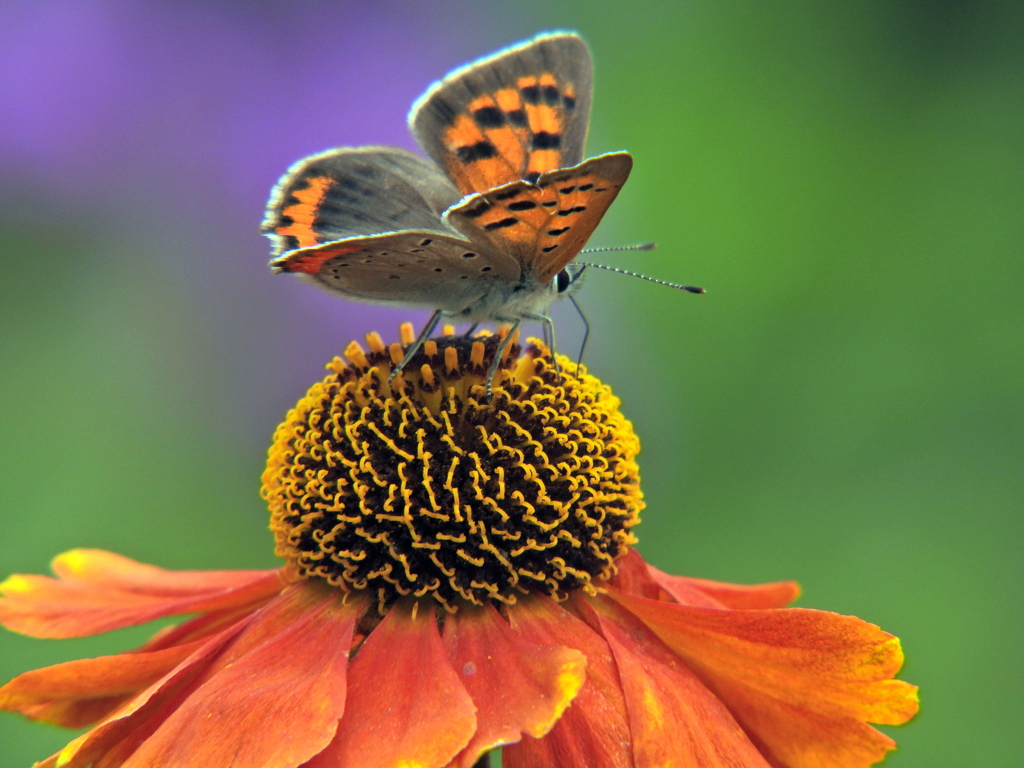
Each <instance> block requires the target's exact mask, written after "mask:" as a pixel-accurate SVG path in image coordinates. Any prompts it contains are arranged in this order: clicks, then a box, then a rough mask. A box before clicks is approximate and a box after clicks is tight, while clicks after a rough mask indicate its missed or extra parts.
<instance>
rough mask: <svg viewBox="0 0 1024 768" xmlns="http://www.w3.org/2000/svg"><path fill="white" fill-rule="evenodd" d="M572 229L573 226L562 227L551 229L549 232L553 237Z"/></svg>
mask: <svg viewBox="0 0 1024 768" xmlns="http://www.w3.org/2000/svg"><path fill="white" fill-rule="evenodd" d="M570 229H572V227H562V228H561V229H549V230H548V234H549V235H551V237H558V236H559V235H564V234H565V233H566V232H568V231H569V230H570Z"/></svg>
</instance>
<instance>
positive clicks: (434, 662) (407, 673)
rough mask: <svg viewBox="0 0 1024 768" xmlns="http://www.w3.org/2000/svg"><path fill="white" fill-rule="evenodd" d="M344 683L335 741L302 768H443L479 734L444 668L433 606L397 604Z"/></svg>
mask: <svg viewBox="0 0 1024 768" xmlns="http://www.w3.org/2000/svg"><path fill="white" fill-rule="evenodd" d="M348 680H349V684H348V703H347V705H346V708H345V716H344V717H343V718H342V720H341V723H340V725H339V726H338V734H337V737H336V738H335V740H334V741H333V742H331V744H330V746H328V747H327V748H326V749H325V750H324V751H323V752H321V753H320V754H319V755H317V756H316V757H315V758H313V759H312V760H311V761H309V763H308V764H307V768H442V766H445V765H447V764H448V763H449V762H451V760H452V759H453V758H454V757H455V756H456V755H457V754H458V753H459V752H460V751H462V749H463V748H464V747H465V746H466V745H467V744H468V743H469V741H470V739H471V738H472V737H473V734H474V732H475V731H476V707H475V706H474V705H473V700H472V699H471V698H470V695H469V693H467V692H466V689H465V688H464V687H463V685H462V683H461V682H460V680H459V676H458V675H457V674H456V673H455V671H454V670H453V669H452V668H451V665H449V664H448V659H447V657H446V655H445V649H444V644H443V643H442V641H441V634H440V632H439V631H438V628H437V620H436V618H435V616H434V610H433V607H432V606H427V607H424V606H422V605H418V604H417V603H415V602H408V601H400V602H399V603H397V604H395V605H394V606H393V607H392V608H391V610H390V611H388V613H387V615H386V616H385V617H384V618H383V619H382V620H381V623H380V624H379V625H377V627H376V628H375V629H374V630H373V632H371V633H370V635H369V636H368V637H367V638H366V641H365V642H364V643H363V645H362V647H361V648H360V649H359V651H358V653H357V654H356V657H355V660H354V661H353V662H352V666H351V668H350V669H349V678H348Z"/></svg>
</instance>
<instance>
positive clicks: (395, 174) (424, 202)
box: [262, 147, 461, 255]
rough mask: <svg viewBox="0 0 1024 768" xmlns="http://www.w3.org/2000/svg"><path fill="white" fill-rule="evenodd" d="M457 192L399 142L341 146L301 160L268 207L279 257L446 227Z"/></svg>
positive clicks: (267, 228) (269, 230)
mask: <svg viewBox="0 0 1024 768" xmlns="http://www.w3.org/2000/svg"><path fill="white" fill-rule="evenodd" d="M460 196H461V195H460V193H459V191H458V190H457V189H456V188H455V187H454V186H453V185H452V183H451V182H450V181H449V180H448V179H447V178H445V177H444V175H443V174H441V173H440V171H438V169H437V168H436V167H435V166H434V164H433V163H431V162H430V161H428V160H424V159H423V158H422V157H420V156H419V155H416V154H414V153H412V152H409V151H407V150H404V149H397V148H394V147H343V148H340V149H332V150H329V151H327V152H323V153H321V154H319V155H313V156H312V157H307V158H305V159H304V160H301V161H300V162H298V163H296V164H295V165H294V166H292V168H291V169H289V171H288V173H286V174H285V176H284V177H283V178H282V179H281V181H280V182H279V183H278V185H277V188H276V189H275V190H274V193H273V194H272V196H271V199H270V202H269V203H268V204H267V213H266V218H265V219H264V221H263V226H262V231H263V232H265V233H266V234H268V235H269V236H270V237H271V239H272V240H273V241H274V254H275V255H277V254H281V253H285V252H287V251H290V250H294V249H296V248H308V247H311V246H315V245H319V244H321V243H325V242H330V241H334V240H341V239H343V238H346V237H353V236H358V235H372V234H376V233H379V232H394V231H397V230H404V229H431V230H436V231H439V232H445V231H446V230H447V227H446V226H445V225H444V223H443V222H442V221H441V217H440V214H441V212H442V211H444V210H445V209H446V208H447V207H448V206H450V205H451V204H452V203H454V202H455V201H457V200H458V199H459V197H460Z"/></svg>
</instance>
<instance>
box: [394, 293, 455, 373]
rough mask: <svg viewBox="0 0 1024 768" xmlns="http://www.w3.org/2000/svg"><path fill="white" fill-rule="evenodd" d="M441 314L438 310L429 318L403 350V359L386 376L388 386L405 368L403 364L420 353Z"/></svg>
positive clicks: (439, 320)
mask: <svg viewBox="0 0 1024 768" xmlns="http://www.w3.org/2000/svg"><path fill="white" fill-rule="evenodd" d="M443 314H444V313H443V312H442V311H441V310H440V309H439V310H437V311H436V312H435V313H434V314H432V315H431V316H430V319H429V320H427V324H426V325H424V326H423V330H422V331H420V335H419V336H417V337H416V341H414V342H413V343H412V344H411V345H410V347H409V348H408V349H407V350H405V357H403V358H402V362H400V363H399V364H398V365H396V366H395V367H394V369H393V370H392V371H391V375H390V376H388V383H389V384H390V383H391V382H392V381H393V380H394V378H395V376H397V375H398V374H399V372H400V371H401V370H402V369H403V368H405V364H406V363H408V362H409V360H411V359H412V356H413V355H415V354H416V353H417V352H419V351H420V347H422V346H423V342H424V341H426V340H427V339H429V338H430V334H432V333H433V332H434V329H435V328H437V324H438V323H439V322H441V317H442V316H443Z"/></svg>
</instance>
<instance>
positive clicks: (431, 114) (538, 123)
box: [409, 33, 593, 194]
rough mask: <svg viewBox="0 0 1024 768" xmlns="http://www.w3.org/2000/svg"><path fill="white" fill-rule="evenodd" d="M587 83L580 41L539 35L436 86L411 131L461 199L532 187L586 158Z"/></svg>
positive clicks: (587, 64) (588, 70) (419, 105)
mask: <svg viewBox="0 0 1024 768" xmlns="http://www.w3.org/2000/svg"><path fill="white" fill-rule="evenodd" d="M592 82H593V72H592V64H591V60H590V52H589V51H588V50H587V46H586V43H584V42H583V40H582V39H581V38H580V37H578V36H577V35H574V34H569V33H554V34H546V35H540V36H538V37H535V38H534V39H532V40H529V41H527V42H525V43H522V44H520V45H517V46H513V47H511V48H506V49H505V50H503V51H499V52H498V53H496V54H494V55H493V56H489V57H487V58H485V59H481V60H479V61H475V62H473V63H472V64H468V65H467V66H465V67H463V68H461V69H458V70H455V71H454V72H452V73H451V74H450V75H448V76H447V77H446V78H444V79H443V80H441V81H440V82H438V83H435V84H434V85H433V86H431V87H430V89H429V90H427V92H426V93H425V94H423V96H422V97H421V98H420V99H419V101H417V102H416V103H415V104H414V105H413V107H412V111H411V112H410V114H409V127H410V129H411V130H412V133H413V135H414V136H415V137H416V140H417V141H418V142H419V143H420V146H422V147H423V149H424V150H426V152H427V154H428V155H430V156H431V157H432V158H433V159H434V160H435V161H436V162H437V164H438V165H440V166H441V167H442V168H443V169H444V170H445V171H446V172H447V173H448V175H449V176H450V177H451V179H452V181H454V182H455V184H456V186H458V188H459V189H460V190H461V191H462V193H463V194H470V193H473V192H484V191H486V190H488V189H493V188H495V187H500V186H501V185H503V184H507V183H509V182H512V181H518V180H519V179H527V180H535V179H537V178H538V177H539V176H540V175H541V174H542V173H546V172H547V171H552V170H555V169H556V168H568V167H570V166H574V165H577V164H578V163H579V162H580V161H581V160H582V159H583V145H584V143H585V142H586V138H587V123H588V121H589V116H590V95H591V88H592Z"/></svg>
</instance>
